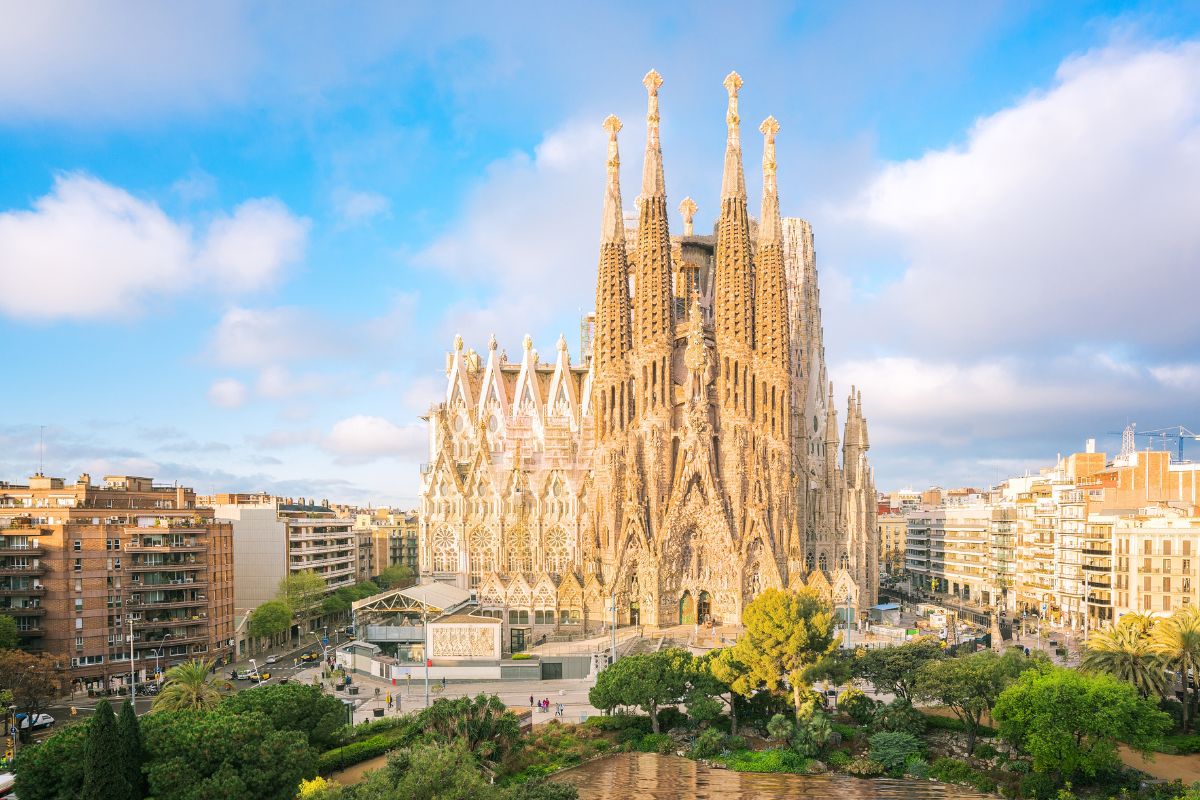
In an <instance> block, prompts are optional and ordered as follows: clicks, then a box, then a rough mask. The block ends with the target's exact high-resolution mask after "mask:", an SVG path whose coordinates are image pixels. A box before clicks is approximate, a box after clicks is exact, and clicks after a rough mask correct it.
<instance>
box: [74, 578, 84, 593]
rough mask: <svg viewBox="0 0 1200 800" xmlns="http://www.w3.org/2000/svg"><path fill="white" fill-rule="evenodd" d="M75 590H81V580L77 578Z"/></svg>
mask: <svg viewBox="0 0 1200 800" xmlns="http://www.w3.org/2000/svg"><path fill="white" fill-rule="evenodd" d="M75 591H77V592H82V591H83V581H81V580H80V579H79V578H76V579H75Z"/></svg>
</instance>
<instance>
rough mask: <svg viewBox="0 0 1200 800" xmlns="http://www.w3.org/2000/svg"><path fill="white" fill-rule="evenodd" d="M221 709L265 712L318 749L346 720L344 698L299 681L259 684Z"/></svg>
mask: <svg viewBox="0 0 1200 800" xmlns="http://www.w3.org/2000/svg"><path fill="white" fill-rule="evenodd" d="M439 702H441V701H439ZM219 708H220V710H222V711H226V712H230V713H234V714H247V713H255V712H257V713H261V714H263V715H264V716H266V717H267V718H268V719H270V720H271V724H272V725H274V726H275V730H279V731H299V732H300V733H303V734H304V735H305V736H306V737H307V738H308V742H309V744H311V745H312V746H314V747H316V748H318V749H325V748H327V747H330V746H332V745H334V744H335V743H336V742H337V732H338V729H339V728H341V727H342V726H343V725H345V723H346V708H345V706H344V705H343V704H342V701H341V700H338V699H337V698H336V697H331V696H330V695H327V694H325V693H324V692H323V691H321V688H320V687H319V686H312V685H306V684H298V683H287V684H279V685H271V686H256V687H254V688H253V689H247V690H245V691H242V692H238V693H237V694H233V695H230V696H229V697H226V698H225V699H224V700H222V701H221V705H220V707H219Z"/></svg>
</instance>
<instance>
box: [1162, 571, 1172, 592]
mask: <svg viewBox="0 0 1200 800" xmlns="http://www.w3.org/2000/svg"><path fill="white" fill-rule="evenodd" d="M1163 591H1164V592H1169V591H1171V578H1170V576H1169V575H1164V576H1163Z"/></svg>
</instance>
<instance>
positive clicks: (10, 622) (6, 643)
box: [0, 614, 20, 650]
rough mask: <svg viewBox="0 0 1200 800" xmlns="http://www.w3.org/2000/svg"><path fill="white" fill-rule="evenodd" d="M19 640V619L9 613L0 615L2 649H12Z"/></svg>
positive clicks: (0, 643)
mask: <svg viewBox="0 0 1200 800" xmlns="http://www.w3.org/2000/svg"><path fill="white" fill-rule="evenodd" d="M18 641H20V637H19V636H18V635H17V621H16V620H15V619H13V618H12V617H10V616H8V615H7V614H3V615H0V650H12V649H13V648H14V647H16V646H17V642H18Z"/></svg>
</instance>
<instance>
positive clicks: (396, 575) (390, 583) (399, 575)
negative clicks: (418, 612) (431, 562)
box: [375, 564, 414, 589]
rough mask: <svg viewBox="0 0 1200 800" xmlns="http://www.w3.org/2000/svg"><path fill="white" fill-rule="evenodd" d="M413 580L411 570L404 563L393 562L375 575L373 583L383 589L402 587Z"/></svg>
mask: <svg viewBox="0 0 1200 800" xmlns="http://www.w3.org/2000/svg"><path fill="white" fill-rule="evenodd" d="M413 581H414V576H413V571H412V570H411V569H409V568H408V567H407V566H405V565H404V564H393V565H392V566H390V567H388V568H387V569H385V570H384V571H383V572H381V573H379V575H377V576H376V577H375V583H377V584H379V586H380V587H381V588H384V589H403V588H404V587H405V586H410V585H412V583H413Z"/></svg>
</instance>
